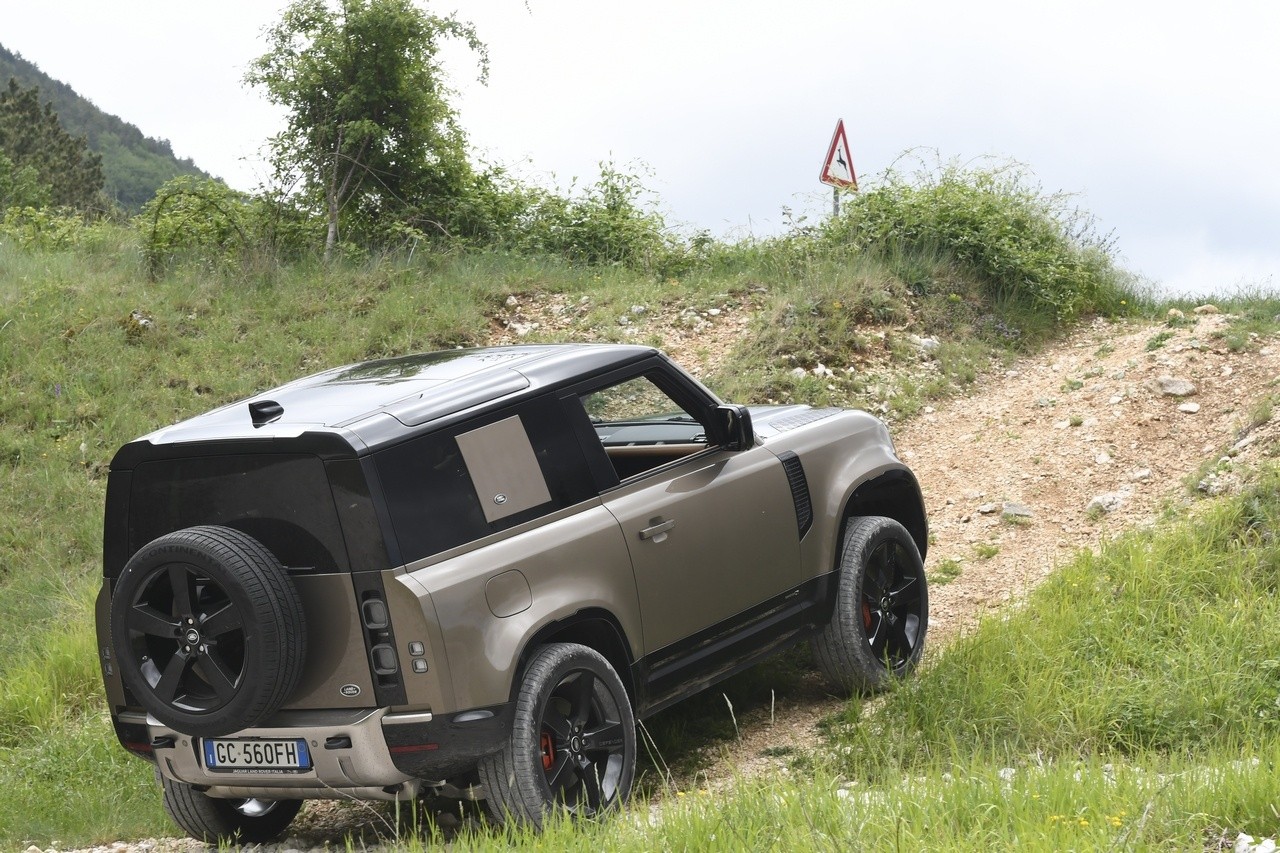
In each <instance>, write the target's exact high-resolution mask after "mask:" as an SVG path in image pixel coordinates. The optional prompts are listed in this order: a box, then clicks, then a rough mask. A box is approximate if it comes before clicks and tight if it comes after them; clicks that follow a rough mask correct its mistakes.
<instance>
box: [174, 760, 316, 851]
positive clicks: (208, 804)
mask: <svg viewBox="0 0 1280 853" xmlns="http://www.w3.org/2000/svg"><path fill="white" fill-rule="evenodd" d="M160 784H161V785H162V786H163V788H164V810H165V811H166V812H168V813H169V817H171V818H173V821H174V823H176V824H178V826H180V827H182V829H183V830H184V831H185V832H186V833H187V834H188V835H190V836H191V837H192V838H198V839H199V840H201V841H203V842H205V843H206V844H262V843H265V842H267V841H271V840H273V839H275V838H277V837H278V836H279V835H280V834H281V833H282V832H284V831H285V829H287V828H288V826H289V824H290V823H292V822H293V819H294V817H295V816H297V814H298V810H299V809H301V808H302V801H301V800H258V799H253V798H249V799H235V800H221V799H217V798H215V797H210V796H209V795H207V794H204V793H201V792H200V791H197V790H196V789H194V788H192V787H191V786H190V785H187V784H185V783H183V782H175V781H173V780H172V779H166V778H164V777H163V776H162V777H161V778H160Z"/></svg>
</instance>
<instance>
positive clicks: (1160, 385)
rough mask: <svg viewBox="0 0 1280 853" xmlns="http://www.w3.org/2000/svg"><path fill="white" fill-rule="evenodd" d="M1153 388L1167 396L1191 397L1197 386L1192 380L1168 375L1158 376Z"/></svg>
mask: <svg viewBox="0 0 1280 853" xmlns="http://www.w3.org/2000/svg"><path fill="white" fill-rule="evenodd" d="M1152 388H1153V389H1154V390H1155V391H1156V392H1157V393H1159V394H1163V395H1164V396H1166V397H1190V396H1191V395H1192V394H1194V393H1196V386H1195V385H1193V384H1192V383H1191V381H1190V380H1188V379H1177V378H1175V377H1173V376H1168V375H1165V376H1161V377H1158V378H1157V379H1156V380H1155V382H1153V383H1152Z"/></svg>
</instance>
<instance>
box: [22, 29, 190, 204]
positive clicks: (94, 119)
mask: <svg viewBox="0 0 1280 853" xmlns="http://www.w3.org/2000/svg"><path fill="white" fill-rule="evenodd" d="M10 78H14V79H16V80H17V81H18V83H19V84H20V85H21V86H23V87H24V88H30V87H32V86H37V87H39V89H40V100H41V102H42V103H44V102H51V103H52V104H53V109H54V112H56V113H57V114H58V118H59V119H60V120H61V122H62V126H63V127H65V128H66V129H67V131H68V132H69V133H71V134H72V135H73V136H83V137H85V138H86V139H87V140H88V141H89V147H90V148H91V149H92V150H93V151H95V152H97V153H98V154H101V155H102V171H103V174H104V175H105V177H106V187H105V191H106V193H107V196H108V197H109V198H111V199H114V200H115V202H116V203H117V204H119V205H120V206H121V207H123V208H125V209H126V210H129V211H137V210H138V209H139V208H140V207H142V205H143V204H145V203H146V202H147V200H148V199H150V198H151V197H152V196H154V195H155V192H156V189H158V188H159V187H160V185H161V184H163V183H164V182H165V181H167V180H169V179H170V178H174V177H177V176H178V175H199V176H201V177H208V175H206V174H205V173H204V172H202V171H201V170H200V169H198V168H197V167H196V164H195V163H193V162H191V160H190V159H185V160H179V159H178V158H177V157H175V156H174V154H173V150H172V149H171V148H170V146H169V142H168V140H165V139H153V138H152V137H149V136H144V135H143V133H142V131H141V130H139V129H138V128H137V127H135V126H134V125H132V124H129V123H128V122H127V121H124V120H123V119H121V118H119V117H117V116H113V115H109V114H107V113H104V112H103V111H102V110H100V109H98V108H97V107H96V106H94V104H93V103H92V102H91V101H89V100H88V99H86V98H83V97H81V96H80V95H77V94H76V92H75V90H74V89H72V88H71V87H70V86H68V85H67V84H66V83H63V82H61V81H59V80H54V79H53V78H52V77H50V76H49V75H48V74H45V73H44V72H43V71H41V70H40V69H39V68H37V67H36V66H35V65H34V64H33V63H31V62H28V61H27V60H25V59H23V58H22V56H20V55H19V54H17V53H14V52H12V51H10V50H7V49H6V48H5V47H4V46H3V45H0V84H4V85H7V84H8V82H9V80H10Z"/></svg>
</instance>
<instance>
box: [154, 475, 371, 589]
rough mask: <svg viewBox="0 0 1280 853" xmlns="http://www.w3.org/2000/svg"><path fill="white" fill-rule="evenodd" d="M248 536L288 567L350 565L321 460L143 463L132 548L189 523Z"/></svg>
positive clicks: (319, 567)
mask: <svg viewBox="0 0 1280 853" xmlns="http://www.w3.org/2000/svg"><path fill="white" fill-rule="evenodd" d="M200 524H221V525H225V526H226V527H231V528H234V529H236V530H240V531H242V532H244V533H248V534H249V535H250V536H252V537H254V538H255V539H257V540H258V541H259V542H261V543H262V544H264V545H266V546H267V548H268V549H270V550H271V552H272V553H273V554H275V555H276V558H277V559H279V560H280V562H281V563H283V564H284V565H286V566H289V567H295V568H316V569H321V570H327V571H334V570H336V569H343V570H345V569H346V568H347V556H346V549H345V547H344V545H343V539H342V533H341V528H340V527H339V524H338V516H337V511H336V510H335V508H334V504H333V493H332V492H331V491H330V489H329V480H328V478H327V477H326V476H325V469H324V463H323V462H321V460H320V459H319V458H318V457H315V456H310V455H302V454H289V455H285V454H243V455H235V456H199V457H192V458H188V459H165V460H157V461H154V462H145V463H143V464H141V465H139V466H138V467H137V469H136V471H135V472H134V475H133V485H132V490H131V497H130V500H129V551H130V553H132V552H134V551H136V550H138V549H139V548H141V547H142V546H143V545H145V544H146V543H148V542H150V541H151V540H153V539H155V538H156V537H158V536H162V535H164V534H166V533H171V532H173V531H175V530H181V529H183V528H186V527H194V526H196V525H200Z"/></svg>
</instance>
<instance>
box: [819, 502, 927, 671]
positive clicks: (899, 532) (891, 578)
mask: <svg viewBox="0 0 1280 853" xmlns="http://www.w3.org/2000/svg"><path fill="white" fill-rule="evenodd" d="M928 625H929V592H928V587H927V584H926V582H925V575H924V561H923V560H921V559H920V552H919V550H918V549H917V548H916V543H915V541H914V540H913V539H912V538H911V535H910V534H909V533H907V531H906V529H905V528H904V527H903V526H902V525H901V524H899V523H898V522H896V521H894V520H893V519H891V518H884V517H883V516H865V517H861V518H852V519H850V520H849V523H848V525H847V526H846V528H845V534H844V543H843V549H842V550H841V555H840V567H839V578H838V587H837V591H836V601H835V608H834V609H833V611H832V613H831V621H830V622H828V623H827V627H826V628H825V629H823V631H822V633H821V634H820V635H818V637H817V638H816V639H815V640H814V641H813V652H814V658H815V660H816V662H817V664H818V667H819V669H821V670H822V671H823V673H824V674H825V675H826V676H827V678H828V679H830V680H831V682H832V683H833V684H835V685H836V686H837V687H839V688H840V689H841V690H842V691H844V692H846V693H849V694H854V693H876V692H879V691H880V690H883V689H884V688H885V687H887V686H888V685H889V683H890V681H891V680H892V679H893V678H895V677H900V676H904V675H906V674H908V673H909V672H911V670H913V669H914V668H915V666H916V664H918V663H919V662H920V656H921V654H923V652H924V635H925V631H926V629H927V628H928Z"/></svg>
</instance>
